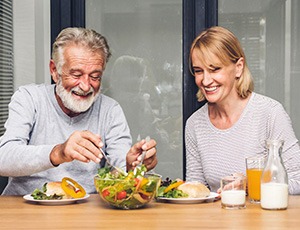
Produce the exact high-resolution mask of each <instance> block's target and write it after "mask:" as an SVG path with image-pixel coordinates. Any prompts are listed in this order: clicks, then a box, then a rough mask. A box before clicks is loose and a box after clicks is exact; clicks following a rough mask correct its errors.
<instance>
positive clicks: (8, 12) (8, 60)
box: [0, 0, 14, 136]
mask: <svg viewBox="0 0 300 230" xmlns="http://www.w3.org/2000/svg"><path fill="white" fill-rule="evenodd" d="M13 90H14V88H13V12H12V0H1V1H0V136H1V135H2V134H3V133H4V131H5V130H4V123H5V121H6V119H7V117H8V103H9V102H10V98H11V96H12V94H13Z"/></svg>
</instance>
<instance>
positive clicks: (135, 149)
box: [126, 139, 157, 171]
mask: <svg viewBox="0 0 300 230" xmlns="http://www.w3.org/2000/svg"><path fill="white" fill-rule="evenodd" d="M143 151H147V152H146V155H145V158H144V162H143V164H144V165H145V166H146V168H147V170H148V171H149V170H151V169H153V168H154V167H155V166H156V165H157V158H156V141H155V140H153V139H150V140H149V141H148V142H146V140H144V139H143V140H141V141H139V142H137V143H135V144H134V145H133V146H132V147H131V148H130V150H129V151H128V153H127V156H126V165H127V171H129V170H133V169H134V168H135V167H136V166H137V165H138V164H139V163H140V162H141V157H142V156H141V154H142V152H143Z"/></svg>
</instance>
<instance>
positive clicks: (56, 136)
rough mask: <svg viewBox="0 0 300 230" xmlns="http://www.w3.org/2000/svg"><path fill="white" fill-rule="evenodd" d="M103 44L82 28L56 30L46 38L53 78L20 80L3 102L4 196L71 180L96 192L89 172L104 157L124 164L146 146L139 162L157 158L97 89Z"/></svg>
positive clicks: (0, 167)
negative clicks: (5, 115)
mask: <svg viewBox="0 0 300 230" xmlns="http://www.w3.org/2000/svg"><path fill="white" fill-rule="evenodd" d="M110 55H111V54H110V50H109V46H108V44H107V41H106V39H105V37H103V36H102V35H101V34H99V33H97V32H95V31H93V30H88V29H84V28H67V29H64V30H63V31H61V33H60V34H59V35H58V37H57V38H56V41H55V42H54V44H53V51H52V59H51V60H50V72H51V75H52V79H53V81H54V82H55V84H53V85H44V84H42V85H33V84H32V85H27V86H23V87H20V88H19V89H18V90H17V91H16V92H15V94H14V95H13V97H12V100H11V103H10V104H9V118H8V120H7V122H6V124H5V128H6V132H5V133H4V135H3V136H2V137H1V139H0V175H1V176H7V177H9V181H8V185H7V186H6V188H5V190H4V191H3V194H4V195H24V194H28V193H31V192H32V191H33V190H34V189H35V188H40V187H41V186H42V185H43V184H44V183H45V182H49V181H58V180H61V179H62V178H63V177H66V176H67V177H71V178H73V179H75V180H77V181H78V182H79V183H80V184H82V185H83V187H84V188H85V189H86V191H87V193H94V192H96V190H95V188H94V185H93V176H94V175H95V174H96V173H97V169H98V168H100V167H103V162H102V161H101V160H102V157H103V155H102V154H101V152H100V150H99V148H102V149H103V151H104V152H105V153H106V154H107V156H108V158H109V159H110V161H111V163H112V164H113V165H115V166H118V167H120V168H123V169H124V170H127V171H128V170H131V169H134V167H135V166H136V165H137V164H138V163H139V162H140V160H141V157H140V155H141V153H142V152H143V151H147V153H146V157H145V159H144V162H143V163H144V164H145V165H146V167H147V169H148V170H150V169H152V168H154V167H155V166H156V164H157V158H156V148H155V147H156V142H155V140H150V141H149V142H146V141H145V140H141V141H139V142H137V143H136V144H134V145H133V146H132V147H131V145H132V141H131V136H130V131H129V127H128V125H127V122H126V119H125V116H124V113H123V111H122V108H121V107H120V105H119V104H118V103H117V102H116V101H115V100H113V99H112V98H109V97H107V96H105V95H102V94H101V93H100V86H101V78H102V75H103V71H104V69H105V66H106V63H107V61H108V59H109V57H110Z"/></svg>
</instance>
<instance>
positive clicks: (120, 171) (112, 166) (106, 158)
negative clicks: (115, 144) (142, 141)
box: [99, 148, 126, 175]
mask: <svg viewBox="0 0 300 230" xmlns="http://www.w3.org/2000/svg"><path fill="white" fill-rule="evenodd" d="M99 149H100V152H101V153H102V155H103V157H104V159H105V160H106V163H107V164H108V165H110V167H111V168H113V169H114V170H116V171H118V172H119V173H121V174H123V175H126V173H125V172H124V171H123V170H122V169H120V168H119V167H116V166H114V165H113V164H112V163H111V162H110V161H109V159H108V157H107V156H106V154H105V153H104V151H103V150H102V148H99Z"/></svg>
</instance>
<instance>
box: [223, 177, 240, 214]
mask: <svg viewBox="0 0 300 230" xmlns="http://www.w3.org/2000/svg"><path fill="white" fill-rule="evenodd" d="M221 205H222V208H225V209H242V208H245V207H246V178H245V177H244V176H226V177H224V178H222V179H221Z"/></svg>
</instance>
